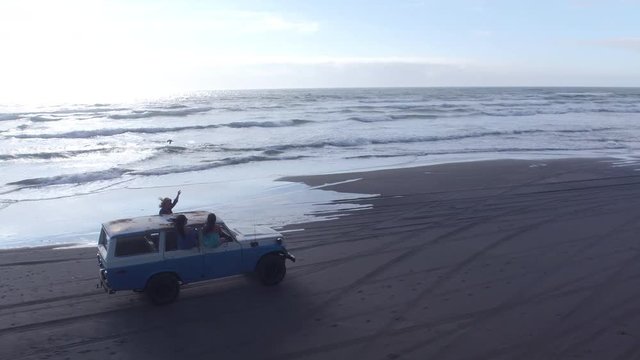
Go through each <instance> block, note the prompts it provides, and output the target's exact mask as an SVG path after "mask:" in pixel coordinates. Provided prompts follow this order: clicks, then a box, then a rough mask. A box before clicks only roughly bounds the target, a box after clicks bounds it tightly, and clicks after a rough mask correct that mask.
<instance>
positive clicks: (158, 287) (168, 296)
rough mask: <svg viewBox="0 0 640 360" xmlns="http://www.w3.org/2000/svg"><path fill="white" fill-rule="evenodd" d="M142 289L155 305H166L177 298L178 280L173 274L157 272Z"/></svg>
mask: <svg viewBox="0 0 640 360" xmlns="http://www.w3.org/2000/svg"><path fill="white" fill-rule="evenodd" d="M144 291H145V292H146V293H147V296H148V297H149V300H151V302H152V303H154V304H155V305H166V304H170V303H172V302H174V301H176V299H177V298H178V294H180V282H178V278H177V277H176V276H175V275H173V274H169V273H164V274H158V275H155V276H154V277H152V278H151V279H150V280H149V282H148V283H147V287H146V288H145V290H144Z"/></svg>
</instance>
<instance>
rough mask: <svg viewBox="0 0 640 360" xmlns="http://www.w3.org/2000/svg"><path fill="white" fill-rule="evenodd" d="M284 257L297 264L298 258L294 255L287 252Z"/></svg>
mask: <svg viewBox="0 0 640 360" xmlns="http://www.w3.org/2000/svg"><path fill="white" fill-rule="evenodd" d="M283 255H284V257H285V258H287V259H289V260H291V261H293V262H296V257H295V256H293V254H291V253H290V252H288V251H285V252H284V254H283Z"/></svg>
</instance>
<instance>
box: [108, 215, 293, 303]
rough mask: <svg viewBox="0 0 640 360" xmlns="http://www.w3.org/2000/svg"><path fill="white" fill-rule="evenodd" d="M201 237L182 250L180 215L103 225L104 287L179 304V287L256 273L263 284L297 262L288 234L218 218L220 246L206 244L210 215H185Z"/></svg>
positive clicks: (275, 280)
mask: <svg viewBox="0 0 640 360" xmlns="http://www.w3.org/2000/svg"><path fill="white" fill-rule="evenodd" d="M181 214H182V215H185V216H186V217H187V220H188V224H187V228H191V229H193V230H194V231H195V232H196V233H197V234H198V241H197V243H198V244H197V246H195V247H192V248H190V249H179V247H178V234H177V232H176V230H175V228H174V223H173V220H174V219H175V217H176V216H177V215H179V214H173V215H164V216H161V215H155V216H143V217H136V218H130V219H121V220H115V221H110V222H107V223H104V224H102V231H101V232H100V239H99V240H98V265H99V267H100V284H99V285H98V286H101V287H102V288H103V289H104V290H105V291H106V292H108V293H110V294H113V293H115V292H116V291H120V290H134V291H140V292H141V291H144V292H145V293H146V294H147V295H148V296H149V298H150V299H151V301H152V302H153V303H154V304H157V305H162V304H168V303H171V302H173V301H175V300H176V298H177V297H178V294H179V293H180V286H181V285H183V284H187V283H192V282H196V281H202V280H209V279H217V278H222V277H226V276H232V275H238V274H248V273H253V274H255V275H256V276H257V278H258V279H259V280H260V281H261V282H262V283H263V284H264V285H269V286H270V285H276V284H278V283H280V282H281V281H282V279H283V278H284V276H285V274H286V271H287V269H286V266H285V260H286V259H289V260H291V261H295V257H294V256H293V255H291V254H290V253H289V252H288V251H287V249H286V248H285V247H284V238H283V236H282V235H281V234H280V233H278V232H276V231H275V230H272V229H270V228H267V227H253V226H251V227H249V228H229V227H227V225H226V224H225V223H224V222H223V221H222V220H221V219H220V218H218V219H217V221H216V224H217V225H218V226H219V227H220V230H221V235H220V244H219V245H218V246H216V247H207V246H205V245H204V243H203V241H202V231H201V229H202V227H203V226H204V224H205V222H206V219H207V216H208V215H209V213H208V212H206V211H192V212H184V213H181Z"/></svg>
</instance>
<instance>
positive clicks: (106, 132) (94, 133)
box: [11, 119, 313, 139]
mask: <svg viewBox="0 0 640 360" xmlns="http://www.w3.org/2000/svg"><path fill="white" fill-rule="evenodd" d="M310 122H313V121H311V120H300V119H294V120H284V121H243V122H233V123H228V124H211V125H191V126H176V127H144V128H114V129H97V130H77V131H70V132H65V133H57V134H17V135H12V136H11V137H14V138H17V139H86V138H93V137H98V136H116V135H121V134H126V133H133V134H161V133H173V132H180V131H187V130H206V129H215V128H221V127H228V128H250V127H264V128H274V127H287V126H298V125H303V124H307V123H310Z"/></svg>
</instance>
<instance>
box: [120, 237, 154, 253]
mask: <svg viewBox="0 0 640 360" xmlns="http://www.w3.org/2000/svg"><path fill="white" fill-rule="evenodd" d="M156 251H157V248H154V246H153V242H150V241H148V240H147V238H146V237H145V236H142V235H137V236H123V237H119V238H118V239H117V240H116V256H131V255H140V254H148V253H154V252H156Z"/></svg>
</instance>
